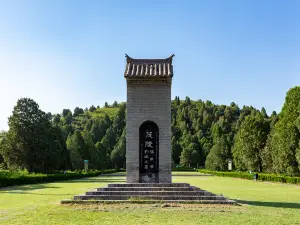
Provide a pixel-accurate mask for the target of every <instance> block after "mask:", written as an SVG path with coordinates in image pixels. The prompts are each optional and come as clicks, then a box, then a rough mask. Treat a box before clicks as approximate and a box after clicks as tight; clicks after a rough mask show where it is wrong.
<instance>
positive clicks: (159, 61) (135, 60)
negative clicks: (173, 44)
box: [125, 53, 175, 64]
mask: <svg viewBox="0 0 300 225" xmlns="http://www.w3.org/2000/svg"><path fill="white" fill-rule="evenodd" d="M174 56H175V54H172V55H171V56H169V57H168V58H165V59H134V58H131V57H130V56H129V55H127V54H126V53H125V57H126V62H127V63H131V62H133V63H148V64H150V63H152V64H155V63H164V62H168V63H171V64H172V60H173V57H174Z"/></svg>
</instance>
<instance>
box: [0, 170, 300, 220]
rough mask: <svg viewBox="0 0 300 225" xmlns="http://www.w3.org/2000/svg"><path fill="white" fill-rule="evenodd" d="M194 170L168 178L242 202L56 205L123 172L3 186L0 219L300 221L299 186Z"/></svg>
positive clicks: (117, 178)
mask: <svg viewBox="0 0 300 225" xmlns="http://www.w3.org/2000/svg"><path fill="white" fill-rule="evenodd" d="M195 174H197V173H194V172H191V173H185V172H176V173H174V174H173V182H188V183H190V184H192V185H195V186H198V187H200V188H202V189H205V190H208V191H211V192H214V193H217V194H223V195H224V196H226V197H229V198H231V199H236V200H238V201H239V202H241V203H242V204H241V205H240V206H224V205H223V206H220V205H217V206H213V205H176V204H169V205H164V204H150V205H148V204H147V205H140V204H118V205H112V204H104V205H90V206H78V205H77V206H76V205H60V200H62V199H71V198H72V197H73V196H74V195H76V194H81V193H84V192H85V191H87V190H89V189H91V188H95V187H101V186H106V185H107V184H108V183H116V182H118V183H120V182H125V176H124V175H125V174H124V173H123V174H119V176H116V175H105V176H100V177H94V178H85V179H79V180H69V181H63V182H57V183H46V184H38V185H23V186H15V187H9V188H2V189H0V224H22V225H23V224H164V225H165V224H217V225H218V224H231V225H232V224H243V225H244V224H280V225H283V224H289V225H290V224H300V186H297V185H290V184H280V183H262V182H254V181H250V180H242V179H234V178H226V177H224V178H223V177H215V176H194V175H195ZM120 175H121V176H120Z"/></svg>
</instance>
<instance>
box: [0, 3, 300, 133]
mask: <svg viewBox="0 0 300 225" xmlns="http://www.w3.org/2000/svg"><path fill="white" fill-rule="evenodd" d="M299 24H300V1H296V0H295V1H290V0H282V1H275V0H273V1H267V0H264V1H261V0H257V1H254V0H253V1H248V0H243V1H240V0H238V1H233V0H228V1H225V0H223V1H214V0H209V1H204V0H201V1H200V0H195V1H192V0H190V1H182V0H180V1H179V0H178V1H177V0H172V1H169V0H164V1H161V0H157V1H155V0H153V1H130V0H126V1H121V0H119V1H115V0H107V1H104V0H103V1H102V0H98V1H90V0H85V1H75V0H69V1H68V0H64V1H61V0H51V1H46V0H45V1H42V0H40V1H32V0H27V1H23V0H20V1H15V0H0V96H1V110H0V130H2V129H5V130H6V129H7V128H8V127H7V118H8V116H9V115H11V112H12V110H13V106H14V105H15V104H16V102H17V99H19V98H21V97H30V98H33V99H34V100H35V101H37V102H38V103H39V105H40V107H41V109H42V110H44V111H46V112H51V113H60V112H61V111H62V109H63V108H70V109H71V110H73V109H74V108H75V107H76V106H79V107H82V108H85V107H89V106H91V105H92V104H93V105H95V106H97V105H100V106H102V105H103V104H104V102H105V101H107V102H109V103H112V102H113V101H114V100H117V101H125V100H126V82H125V79H124V78H123V73H124V69H125V53H127V54H128V55H129V56H131V57H133V58H165V57H168V56H170V55H171V54H173V53H174V54H175V58H174V61H173V62H174V73H175V75H174V79H173V84H172V97H173V98H174V97H175V96H180V98H181V99H183V98H185V96H189V97H190V98H191V99H193V100H198V99H203V100H211V101H212V102H214V103H216V104H230V103H231V102H235V103H236V104H238V105H239V106H240V107H242V106H243V105H253V106H254V107H257V108H259V109H260V108H261V107H263V106H264V107H265V108H266V109H267V112H268V113H271V112H272V111H273V110H276V111H277V112H279V111H280V110H281V107H282V105H283V103H284V98H285V94H286V92H287V91H288V89H289V88H291V87H293V86H296V85H299V83H300V74H299V72H300V63H299V62H300V26H299Z"/></svg>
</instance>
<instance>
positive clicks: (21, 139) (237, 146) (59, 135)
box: [0, 87, 300, 176]
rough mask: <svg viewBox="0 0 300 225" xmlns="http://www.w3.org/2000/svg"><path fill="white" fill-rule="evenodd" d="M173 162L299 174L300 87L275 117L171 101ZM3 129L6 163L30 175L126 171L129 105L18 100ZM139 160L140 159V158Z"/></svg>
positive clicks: (1, 153) (1, 149)
mask: <svg viewBox="0 0 300 225" xmlns="http://www.w3.org/2000/svg"><path fill="white" fill-rule="evenodd" d="M171 116H172V127H171V129H172V140H171V144H172V149H171V151H172V161H173V165H181V166H184V167H198V168H199V167H201V168H204V167H205V168H206V169H210V170H217V171H226V170H227V168H228V160H233V166H234V169H236V170H238V171H247V170H252V171H257V172H266V173H278V174H287V175H291V176H295V175H299V172H300V87H294V88H292V89H290V90H289V91H288V92H287V95H286V99H285V103H284V106H283V108H282V110H281V112H280V113H279V114H278V115H277V113H276V112H275V111H274V112H272V114H271V115H268V114H267V113H266V110H265V109H264V108H262V109H260V110H258V109H256V108H254V107H252V106H243V107H242V108H239V107H238V106H237V105H236V104H235V103H231V104H230V105H229V106H226V105H216V104H213V103H212V102H211V101H202V100H198V101H193V100H191V99H190V98H189V97H186V98H185V99H184V100H181V99H179V97H175V99H174V100H172V111H171ZM8 125H9V130H8V131H7V132H2V133H0V164H1V165H2V166H1V167H2V168H9V169H14V168H21V169H27V170H28V171H30V172H46V173H47V172H52V171H57V170H65V169H82V168H83V160H89V162H90V164H89V167H90V168H92V169H108V168H125V154H126V129H125V126H126V103H117V102H114V103H113V104H112V105H109V104H108V103H105V105H104V106H103V107H99V106H97V107H95V106H91V107H90V108H85V109H82V108H79V107H76V108H75V109H74V110H73V112H72V111H71V110H69V109H64V110H63V111H62V113H61V114H54V115H52V114H51V113H45V112H43V111H42V110H41V109H40V108H39V106H38V104H37V103H36V102H35V101H34V100H32V99H29V98H21V99H19V100H18V102H17V104H16V106H15V107H14V109H13V113H12V115H11V116H10V117H9V119H8ZM137 160H138V159H137Z"/></svg>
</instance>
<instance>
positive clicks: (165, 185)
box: [108, 183, 190, 187]
mask: <svg viewBox="0 0 300 225" xmlns="http://www.w3.org/2000/svg"><path fill="white" fill-rule="evenodd" d="M108 187H190V184H188V183H121V184H117V183H113V184H108Z"/></svg>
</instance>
